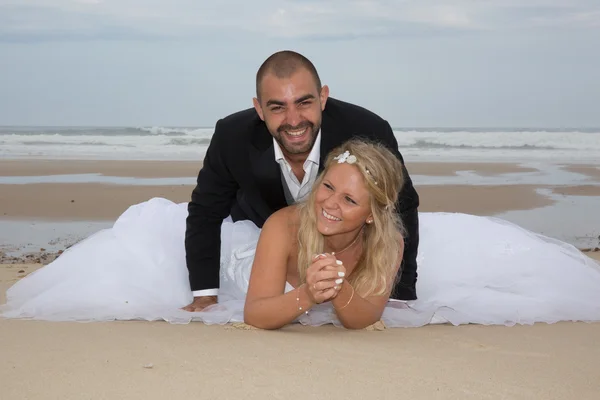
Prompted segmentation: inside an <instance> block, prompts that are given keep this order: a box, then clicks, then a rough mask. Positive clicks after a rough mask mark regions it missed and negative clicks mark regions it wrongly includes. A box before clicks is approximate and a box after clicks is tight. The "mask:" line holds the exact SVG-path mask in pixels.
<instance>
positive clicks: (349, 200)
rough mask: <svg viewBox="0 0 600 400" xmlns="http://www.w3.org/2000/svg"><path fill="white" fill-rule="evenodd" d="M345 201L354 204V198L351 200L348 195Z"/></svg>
mask: <svg viewBox="0 0 600 400" xmlns="http://www.w3.org/2000/svg"><path fill="white" fill-rule="evenodd" d="M346 201H347V202H349V203H352V204H356V202H355V201H354V200H352V199H351V198H350V197H348V196H346Z"/></svg>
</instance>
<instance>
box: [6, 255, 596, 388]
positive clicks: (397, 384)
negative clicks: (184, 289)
mask: <svg viewBox="0 0 600 400" xmlns="http://www.w3.org/2000/svg"><path fill="white" fill-rule="evenodd" d="M35 268H37V266H18V267H16V266H0V285H1V286H3V287H6V286H7V285H8V284H12V282H13V281H14V280H15V279H18V276H22V275H24V273H19V272H18V271H26V272H29V271H32V270H34V269H35ZM2 292H3V290H2ZM2 302H3V299H2ZM598 337H600V324H586V323H558V324H553V325H546V324H536V325H533V326H515V327H499V326H475V325H471V326H460V327H453V326H449V325H443V326H426V327H422V328H416V329H387V330H383V331H364V330H363V331H346V330H342V329H340V328H335V327H333V326H331V325H328V326H323V327H319V328H312V327H302V326H289V327H286V328H284V329H282V330H280V331H275V332H268V331H260V330H245V329H238V328H236V327H234V326H231V325H227V326H206V325H203V324H200V323H192V324H189V325H170V324H167V323H165V322H152V323H151V322H133V321H132V322H112V323H87V324H85V323H64V322H61V323H50V322H38V321H19V320H0V343H2V344H3V347H2V358H1V360H2V361H1V362H0V391H1V393H2V396H1V398H2V399H3V400H13V399H14V400H17V399H30V400H37V399H40V400H48V399H61V400H68V399H74V400H75V399H76V400H80V399H128V400H134V399H143V400H163V399H218V398H248V399H261V400H262V399H271V398H273V399H302V400H306V399H312V398H331V399H337V398H346V399H361V400H364V399H370V398H377V399H398V398H409V399H427V400H429V399H474V400H475V399H476V400H480V399H515V400H517V399H526V400H531V399H564V400H570V399H581V400H584V399H589V400H592V399H594V400H595V399H597V398H598V397H597V396H598V393H599V391H600V379H599V378H600V373H599V372H598V371H599V370H600V348H599V347H598V346H597V338H598Z"/></svg>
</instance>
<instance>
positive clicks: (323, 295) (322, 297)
mask: <svg viewBox="0 0 600 400" xmlns="http://www.w3.org/2000/svg"><path fill="white" fill-rule="evenodd" d="M345 276H346V268H344V265H343V264H342V262H341V261H339V260H338V259H336V258H335V256H334V255H333V254H329V253H326V254H319V255H317V256H315V257H314V258H313V261H312V264H311V265H310V266H309V267H308V269H307V270H306V293H307V294H308V297H309V300H310V301H311V302H312V303H314V304H320V303H324V302H326V301H331V300H333V299H334V298H335V296H337V294H338V293H339V292H340V290H341V289H342V285H343V283H344V279H345ZM213 304H217V296H202V297H195V298H194V301H193V302H192V303H191V304H188V305H187V306H185V307H183V310H185V311H190V312H199V311H203V310H204V309H205V308H207V307H209V306H211V305H213Z"/></svg>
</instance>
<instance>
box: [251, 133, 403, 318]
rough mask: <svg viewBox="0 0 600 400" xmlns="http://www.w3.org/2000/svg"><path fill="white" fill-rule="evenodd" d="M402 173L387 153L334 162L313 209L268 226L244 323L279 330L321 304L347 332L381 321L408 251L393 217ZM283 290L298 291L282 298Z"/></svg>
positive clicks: (360, 149)
mask: <svg viewBox="0 0 600 400" xmlns="http://www.w3.org/2000/svg"><path fill="white" fill-rule="evenodd" d="M401 167H402V166H401V164H400V162H399V161H398V159H397V158H396V157H394V156H393V155H392V154H391V153H390V152H389V151H387V150H386V149H385V148H384V147H383V146H378V145H372V144H367V143H363V142H360V141H350V142H347V143H346V144H344V145H343V146H341V147H340V148H338V149H337V150H334V151H333V152H332V154H330V155H329V157H328V158H327V160H326V162H325V168H324V173H323V174H322V175H321V176H320V177H319V178H318V179H317V181H316V182H315V185H314V188H313V190H312V192H311V195H310V197H309V199H308V201H307V202H306V203H304V204H302V205H300V206H293V207H288V208H285V209H283V210H280V211H278V212H276V213H275V214H273V215H272V216H271V218H269V219H268V220H267V222H266V223H265V225H264V226H263V230H262V232H261V235H260V239H259V241H258V246H257V250H256V255H255V258H254V265H253V267H252V274H251V278H250V285H249V288H248V296H247V299H246V307H245V314H244V316H245V320H246V322H247V323H249V324H251V325H255V326H258V327H261V328H280V327H282V326H283V325H286V324H289V323H290V322H292V321H293V320H295V319H296V318H297V317H298V316H300V314H302V313H303V312H305V313H306V312H308V310H309V309H310V308H312V307H313V306H314V305H316V304H319V303H323V302H331V304H332V305H333V308H334V310H335V314H336V316H337V317H338V319H339V320H340V321H341V323H342V324H343V325H344V326H345V327H347V328H364V327H366V326H368V325H371V324H373V323H375V322H377V321H379V319H380V318H381V315H382V313H383V309H384V307H385V305H386V303H387V301H388V299H389V295H390V291H391V289H392V286H393V285H392V284H393V281H394V277H395V276H396V275H397V272H398V267H399V265H400V263H401V261H402V254H403V250H404V248H403V238H402V236H401V234H400V222H399V221H397V220H396V219H395V213H394V212H393V206H394V204H395V203H396V200H397V193H398V192H399V189H400V188H401V185H402V175H401V173H400V171H401V170H402V168H401ZM320 253H323V254H321V255H320V256H312V255H313V254H320ZM286 282H287V283H289V284H290V285H291V286H293V287H295V289H294V290H292V291H288V292H287V293H284V292H283V288H284V287H285V283H286Z"/></svg>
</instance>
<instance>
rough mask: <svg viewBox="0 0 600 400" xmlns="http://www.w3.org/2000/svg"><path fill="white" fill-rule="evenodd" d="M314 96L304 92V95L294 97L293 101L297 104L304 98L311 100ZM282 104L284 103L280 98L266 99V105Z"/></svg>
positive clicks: (304, 99)
mask: <svg viewBox="0 0 600 400" xmlns="http://www.w3.org/2000/svg"><path fill="white" fill-rule="evenodd" d="M314 98H315V96H314V95H312V94H305V95H304V96H302V97H300V98H298V99H296V100H295V101H294V104H299V103H302V102H304V101H306V100H312V99H314ZM284 105H285V103H284V102H283V101H281V100H269V101H267V107H268V106H284Z"/></svg>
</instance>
